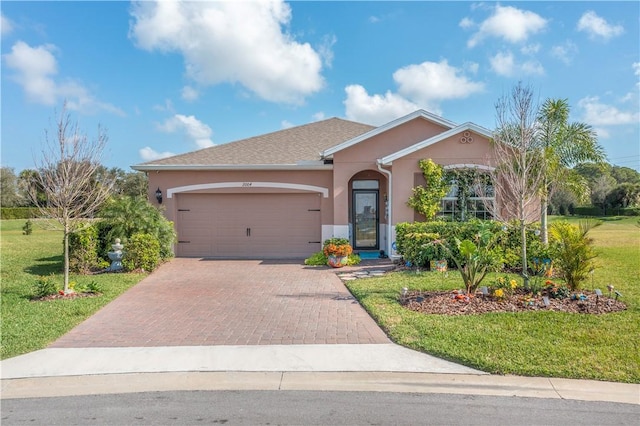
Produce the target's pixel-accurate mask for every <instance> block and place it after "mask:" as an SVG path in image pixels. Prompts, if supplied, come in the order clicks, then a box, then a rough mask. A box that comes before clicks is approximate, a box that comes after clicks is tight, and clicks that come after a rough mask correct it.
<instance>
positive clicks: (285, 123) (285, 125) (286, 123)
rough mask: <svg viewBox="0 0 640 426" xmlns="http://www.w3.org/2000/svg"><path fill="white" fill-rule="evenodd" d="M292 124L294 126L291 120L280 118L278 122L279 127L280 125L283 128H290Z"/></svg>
mask: <svg viewBox="0 0 640 426" xmlns="http://www.w3.org/2000/svg"><path fill="white" fill-rule="evenodd" d="M293 126H295V124H293V123H292V122H290V121H288V120H282V121H281V122H280V127H282V128H283V129H290V128H292V127H293Z"/></svg>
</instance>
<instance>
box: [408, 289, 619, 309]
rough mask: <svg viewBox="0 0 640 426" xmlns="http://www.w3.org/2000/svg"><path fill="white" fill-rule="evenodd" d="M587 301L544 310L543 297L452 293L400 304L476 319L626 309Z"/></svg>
mask: <svg viewBox="0 0 640 426" xmlns="http://www.w3.org/2000/svg"><path fill="white" fill-rule="evenodd" d="M580 294H583V295H585V296H586V297H587V300H574V299H572V297H571V296H570V297H568V298H565V299H553V298H549V306H548V307H547V306H545V305H544V302H543V299H542V296H537V297H535V298H532V297H531V296H530V294H526V293H525V292H524V291H518V292H516V293H515V294H513V295H511V296H506V297H504V298H503V299H501V300H498V299H497V298H495V297H492V296H484V297H483V296H482V295H481V294H477V295H474V296H473V297H470V298H468V299H461V300H457V299H456V298H455V297H456V294H454V293H453V292H451V291H410V292H408V293H407V295H406V296H405V297H401V300H400V302H401V304H402V305H404V306H405V307H406V308H407V309H411V310H412V311H416V312H422V313H425V314H444V315H473V314H485V313H489V312H531V311H555V312H570V313H580V314H605V313H609V312H618V311H624V310H625V309H627V306H626V305H625V304H624V303H622V302H621V301H618V300H614V299H613V298H610V297H609V296H608V295H603V296H600V297H599V298H598V297H596V295H595V293H592V292H590V291H582V292H580Z"/></svg>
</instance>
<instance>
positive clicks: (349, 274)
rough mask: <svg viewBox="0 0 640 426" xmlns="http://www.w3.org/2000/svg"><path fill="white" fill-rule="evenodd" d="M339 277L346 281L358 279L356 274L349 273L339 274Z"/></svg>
mask: <svg viewBox="0 0 640 426" xmlns="http://www.w3.org/2000/svg"><path fill="white" fill-rule="evenodd" d="M338 276H339V277H340V278H342V279H345V278H355V277H356V276H355V275H354V274H351V273H347V274H338Z"/></svg>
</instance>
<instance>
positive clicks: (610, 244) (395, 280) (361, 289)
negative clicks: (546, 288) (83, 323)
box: [346, 218, 640, 383]
mask: <svg viewBox="0 0 640 426" xmlns="http://www.w3.org/2000/svg"><path fill="white" fill-rule="evenodd" d="M636 223H637V218H623V219H619V218H618V219H614V218H609V219H608V220H606V221H605V222H604V223H603V224H602V226H599V227H597V228H594V229H592V230H591V232H590V235H591V236H592V237H593V238H594V240H595V247H596V249H597V251H598V253H599V263H600V268H599V269H597V270H596V271H595V273H594V275H593V284H592V282H591V280H589V281H588V282H586V283H584V286H583V287H584V288H587V289H591V287H592V285H593V287H594V288H600V289H602V290H603V292H604V293H605V294H607V290H606V286H607V284H613V285H614V286H615V288H616V290H619V291H620V292H621V293H622V295H623V298H622V300H623V301H624V302H625V303H626V304H627V310H626V311H623V312H618V313H612V314H605V315H588V314H568V313H560V312H524V313H492V314H482V315H464V316H446V315H426V314H420V313H417V312H413V311H409V310H406V309H404V308H403V307H402V306H401V305H400V304H399V303H398V297H399V295H400V292H401V290H402V288H403V287H407V288H408V289H410V290H448V289H451V290H452V289H457V288H461V287H463V286H462V279H461V278H460V275H459V274H458V272H457V271H450V272H449V273H448V276H447V277H446V278H445V277H443V276H442V275H441V274H439V273H437V272H422V273H419V274H418V273H415V272H396V273H392V274H387V275H386V276H384V277H380V278H370V279H366V280H355V281H349V282H347V283H346V285H347V287H348V288H349V290H350V291H351V292H352V293H353V295H354V296H355V297H356V298H357V299H358V300H359V301H360V303H361V304H362V305H363V306H364V307H365V309H367V311H369V313H370V314H371V316H372V317H373V318H374V319H375V320H376V321H377V322H378V324H380V326H381V327H382V328H383V329H384V330H385V331H386V332H387V334H388V335H389V336H390V338H391V339H392V340H393V341H395V342H396V343H399V344H401V345H404V346H407V347H409V348H412V349H416V350H419V351H423V352H426V353H429V354H432V355H436V356H439V357H442V358H445V359H448V360H451V361H455V362H459V363H462V364H464V365H467V366H470V367H473V368H477V369H480V370H483V371H487V372H490V373H495V374H515V375H522V376H544V377H565V378H574V379H596V380H607V381H616V382H631V383H640V228H638V227H637V226H636ZM486 279H487V280H490V279H491V277H488V278H486Z"/></svg>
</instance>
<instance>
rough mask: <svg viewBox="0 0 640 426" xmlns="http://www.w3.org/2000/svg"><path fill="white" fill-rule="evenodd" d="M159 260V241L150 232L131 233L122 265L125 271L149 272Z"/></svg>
mask: <svg viewBox="0 0 640 426" xmlns="http://www.w3.org/2000/svg"><path fill="white" fill-rule="evenodd" d="M159 261H160V242H159V241H158V239H157V238H156V237H155V236H153V235H151V234H133V235H132V236H131V238H129V241H128V243H127V247H125V250H124V257H123V258H122V265H123V266H124V267H125V269H126V270H127V271H135V270H138V269H141V270H143V271H147V272H151V271H153V270H154V269H156V267H157V266H158V262H159Z"/></svg>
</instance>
